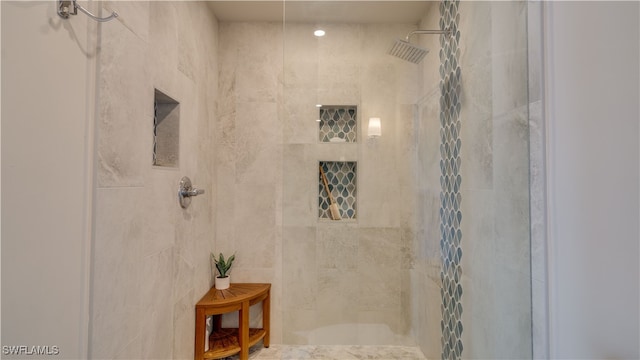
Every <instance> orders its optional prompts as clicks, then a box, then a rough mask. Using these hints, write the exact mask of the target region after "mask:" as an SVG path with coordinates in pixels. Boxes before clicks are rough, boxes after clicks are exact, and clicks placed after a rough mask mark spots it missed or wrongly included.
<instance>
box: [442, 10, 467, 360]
mask: <svg viewBox="0 0 640 360" xmlns="http://www.w3.org/2000/svg"><path fill="white" fill-rule="evenodd" d="M458 4H459V0H443V1H441V2H440V4H439V11H440V28H441V29H451V30H452V32H453V35H452V36H447V35H440V51H439V56H440V68H439V72H440V84H439V88H440V186H441V193H440V254H441V257H442V267H441V269H440V280H441V281H442V285H441V286H442V288H441V289H440V296H441V297H442V304H441V307H440V309H441V311H442V320H441V322H440V329H441V331H442V337H441V339H440V343H441V345H442V354H441V356H442V359H443V360H444V359H447V360H449V359H452V360H453V359H456V360H457V359H461V358H462V350H463V346H462V331H463V326H462V311H463V309H462V296H463V289H462V279H461V278H462V276H461V274H462V269H461V265H460V264H461V262H462V255H463V251H462V247H461V243H462V230H461V226H460V225H461V222H462V211H461V210H460V205H461V202H462V195H461V193H460V191H461V186H462V177H461V176H460V162H461V160H460V150H461V148H462V141H461V140H460V126H461V124H460V108H461V105H460V74H461V70H460V66H459V58H460V51H459V49H458V41H459V40H460V31H459V30H458V22H459V20H460V15H459V14H458Z"/></svg>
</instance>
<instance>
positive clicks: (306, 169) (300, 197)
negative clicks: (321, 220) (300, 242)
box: [282, 122, 318, 226]
mask: <svg viewBox="0 0 640 360" xmlns="http://www.w3.org/2000/svg"><path fill="white" fill-rule="evenodd" d="M314 123H315V122H314ZM310 152H312V150H311V149H310V147H309V146H307V145H302V144H291V145H286V146H285V147H284V150H283V174H286V175H287V176H283V194H282V201H283V209H282V212H283V219H282V220H283V224H284V225H285V226H315V225H316V223H317V221H318V190H317V186H316V181H317V179H318V161H317V160H316V159H314V158H312V157H310V156H309V153H310Z"/></svg>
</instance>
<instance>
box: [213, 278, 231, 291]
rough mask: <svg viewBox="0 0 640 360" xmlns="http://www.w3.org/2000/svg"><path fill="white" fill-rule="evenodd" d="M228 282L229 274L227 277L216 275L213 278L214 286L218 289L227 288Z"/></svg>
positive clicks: (229, 281)
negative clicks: (214, 278)
mask: <svg viewBox="0 0 640 360" xmlns="http://www.w3.org/2000/svg"><path fill="white" fill-rule="evenodd" d="M229 284H231V276H227V277H217V276H216V280H215V286H216V289H218V290H224V289H228V288H229Z"/></svg>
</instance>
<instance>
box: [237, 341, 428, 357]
mask: <svg viewBox="0 0 640 360" xmlns="http://www.w3.org/2000/svg"><path fill="white" fill-rule="evenodd" d="M237 359H239V357H238V356H237V355H235V356H231V357H228V358H226V360H237ZM249 359H250V360H353V359H367V360H369V359H372V360H395V359H398V360H426V358H425V357H424V355H423V354H422V351H420V349H419V348H417V347H408V346H365V345H271V346H270V347H269V348H263V347H262V345H261V344H259V345H258V346H255V347H253V348H251V349H250V350H249Z"/></svg>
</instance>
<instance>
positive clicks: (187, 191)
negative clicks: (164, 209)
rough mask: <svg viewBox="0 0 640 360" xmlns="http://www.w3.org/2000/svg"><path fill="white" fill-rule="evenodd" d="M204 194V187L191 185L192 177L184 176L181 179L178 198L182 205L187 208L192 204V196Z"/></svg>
mask: <svg viewBox="0 0 640 360" xmlns="http://www.w3.org/2000/svg"><path fill="white" fill-rule="evenodd" d="M200 194H204V189H196V188H194V187H193V186H192V185H191V179H189V178H188V177H186V176H184V177H183V178H182V179H181V180H180V187H179V188H178V200H179V201H180V206H181V207H182V208H183V209H186V208H188V207H189V205H191V197H193V196H197V195H200Z"/></svg>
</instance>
